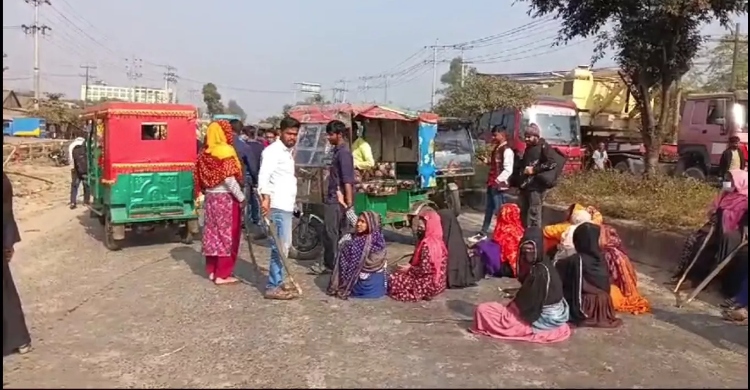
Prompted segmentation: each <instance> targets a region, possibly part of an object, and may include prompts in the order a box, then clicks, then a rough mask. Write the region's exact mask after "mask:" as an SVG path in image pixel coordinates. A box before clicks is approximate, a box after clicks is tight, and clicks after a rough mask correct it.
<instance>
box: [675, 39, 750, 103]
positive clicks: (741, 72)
mask: <svg viewBox="0 0 750 390" xmlns="http://www.w3.org/2000/svg"><path fill="white" fill-rule="evenodd" d="M733 40H734V35H733V34H730V35H726V36H724V37H722V38H721V40H720V41H719V43H718V44H717V45H715V46H713V47H711V48H709V49H706V50H705V51H704V52H703V53H702V55H701V56H700V57H701V58H702V59H704V60H705V61H707V64H705V66H704V67H696V68H694V69H693V70H692V71H691V72H690V73H688V75H689V77H690V78H691V79H690V80H691V81H693V82H692V84H694V88H695V89H697V90H698V91H702V92H720V91H728V90H729V89H730V88H731V87H732V62H733V61H734V42H733ZM740 40H742V41H743V42H742V43H740V45H739V47H738V49H739V51H738V52H739V54H738V57H737V58H738V62H737V75H736V77H737V85H736V88H737V89H747V62H748V61H747V60H748V52H747V35H744V36H743V35H741V36H740Z"/></svg>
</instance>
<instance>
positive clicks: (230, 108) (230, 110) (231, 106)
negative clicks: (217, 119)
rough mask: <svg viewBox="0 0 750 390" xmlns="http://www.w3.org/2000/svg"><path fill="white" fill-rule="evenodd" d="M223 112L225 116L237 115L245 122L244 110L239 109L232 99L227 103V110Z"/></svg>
mask: <svg viewBox="0 0 750 390" xmlns="http://www.w3.org/2000/svg"><path fill="white" fill-rule="evenodd" d="M225 111H226V113H227V114H232V115H237V116H238V117H240V119H241V120H242V121H243V122H244V121H245V119H247V114H246V113H245V110H243V109H242V107H240V105H239V104H238V103H237V101H236V100H234V99H229V101H228V102H227V109H226V110H225Z"/></svg>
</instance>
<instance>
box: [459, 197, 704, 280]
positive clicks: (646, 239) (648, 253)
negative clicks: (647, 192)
mask: <svg viewBox="0 0 750 390" xmlns="http://www.w3.org/2000/svg"><path fill="white" fill-rule="evenodd" d="M484 198H485V194H484V193H481V192H479V191H476V192H472V193H466V194H465V199H466V203H465V204H466V205H467V206H469V207H472V208H475V209H476V208H478V207H479V208H480V210H481V208H483V207H484V204H485V200H484ZM509 198H510V200H511V201H513V202H515V201H516V197H515V196H513V195H509ZM567 207H568V206H567V205H566V206H560V205H552V204H545V206H544V212H543V214H542V215H543V220H544V223H545V224H551V223H556V222H559V221H562V220H564V219H565V214H566V211H567ZM604 221H605V223H607V224H608V225H611V226H613V227H614V228H615V229H617V233H618V234H619V235H620V238H621V239H622V243H623V246H624V247H625V249H626V250H627V252H628V256H629V257H630V258H631V259H632V260H633V261H635V262H637V263H641V264H645V265H648V266H651V267H656V268H659V269H663V270H666V271H670V272H671V271H672V270H674V268H675V267H676V266H677V262H678V261H679V257H680V253H681V252H682V247H683V245H684V243H685V239H686V238H687V235H688V234H689V232H687V231H685V232H669V231H662V230H653V229H650V228H649V227H647V226H645V225H643V224H641V223H639V222H637V221H628V220H622V219H614V218H608V217H607V216H605V217H604Z"/></svg>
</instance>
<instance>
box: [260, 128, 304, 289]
mask: <svg viewBox="0 0 750 390" xmlns="http://www.w3.org/2000/svg"><path fill="white" fill-rule="evenodd" d="M280 127H281V131H280V136H279V138H278V139H277V140H276V141H274V142H273V143H272V144H270V145H268V147H266V148H265V149H264V150H263V154H262V157H261V164H260V171H259V172H258V193H260V196H261V203H260V209H261V212H262V213H263V216H264V217H265V218H268V219H270V221H271V222H273V224H274V225H275V228H276V232H275V233H276V234H275V237H276V238H277V239H278V240H279V241H280V242H274V240H271V261H270V264H269V267H268V283H267V284H266V293H265V297H266V299H277V300H289V299H294V298H296V297H297V295H296V293H295V292H294V290H293V289H292V288H291V286H286V285H285V284H284V267H283V266H282V264H281V258H280V253H282V252H279V251H283V253H284V256H286V255H288V254H289V248H290V247H291V245H292V216H293V214H294V209H295V206H296V202H297V177H296V176H295V173H294V154H293V148H294V145H296V144H297V135H298V134H299V128H300V123H299V121H297V120H296V119H294V118H290V117H286V118H284V119H282V120H281V124H280Z"/></svg>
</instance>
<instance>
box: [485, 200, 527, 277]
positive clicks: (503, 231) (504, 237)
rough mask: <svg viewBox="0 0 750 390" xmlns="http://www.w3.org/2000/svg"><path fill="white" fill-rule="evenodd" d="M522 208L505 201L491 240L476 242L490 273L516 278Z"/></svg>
mask: <svg viewBox="0 0 750 390" xmlns="http://www.w3.org/2000/svg"><path fill="white" fill-rule="evenodd" d="M523 232H524V229H523V224H522V223H521V209H520V208H519V207H518V205H517V204H515V203H505V204H504V205H502V207H500V210H499V211H498V212H497V220H496V222H495V231H494V232H493V234H492V239H491V240H482V241H479V242H478V243H476V245H475V246H474V249H475V250H476V251H477V252H478V253H479V255H480V257H481V258H482V262H483V263H484V269H485V272H486V273H487V274H488V275H492V276H498V277H503V276H505V277H509V278H515V277H517V276H518V275H516V268H517V266H518V250H519V249H518V248H519V245H520V244H521V238H522V237H523Z"/></svg>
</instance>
